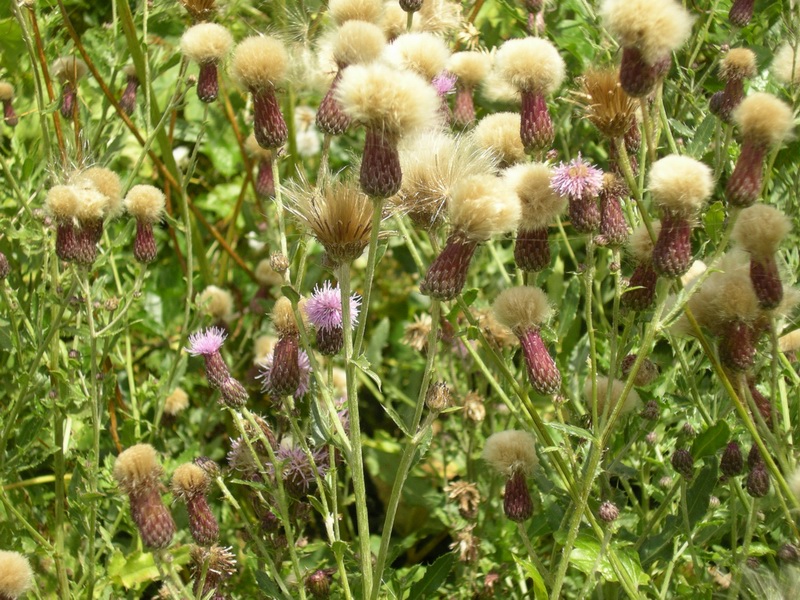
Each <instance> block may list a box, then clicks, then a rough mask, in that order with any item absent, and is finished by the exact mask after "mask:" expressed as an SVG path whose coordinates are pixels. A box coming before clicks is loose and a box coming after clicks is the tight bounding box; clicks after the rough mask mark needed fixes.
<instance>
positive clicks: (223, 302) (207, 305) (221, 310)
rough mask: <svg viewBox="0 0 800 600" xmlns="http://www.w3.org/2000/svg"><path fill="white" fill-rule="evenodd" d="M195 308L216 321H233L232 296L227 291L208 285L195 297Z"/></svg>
mask: <svg viewBox="0 0 800 600" xmlns="http://www.w3.org/2000/svg"><path fill="white" fill-rule="evenodd" d="M197 306H199V307H200V308H201V309H202V310H203V312H205V314H207V315H208V316H209V317H211V318H212V319H215V320H217V321H224V322H225V323H228V322H230V321H231V319H233V296H232V295H231V293H230V292H229V291H228V290H223V289H222V288H220V287H217V286H216V285H210V286H208V287H207V288H206V289H204V290H203V291H202V292H200V295H199V296H198V297H197Z"/></svg>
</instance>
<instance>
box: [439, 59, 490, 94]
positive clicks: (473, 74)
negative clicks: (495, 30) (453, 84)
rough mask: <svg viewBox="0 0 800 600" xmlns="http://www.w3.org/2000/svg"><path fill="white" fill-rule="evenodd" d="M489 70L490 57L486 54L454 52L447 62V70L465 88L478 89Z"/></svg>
mask: <svg viewBox="0 0 800 600" xmlns="http://www.w3.org/2000/svg"><path fill="white" fill-rule="evenodd" d="M491 68H492V56H491V54H489V53H488V52H478V51H475V50H471V51H467V52H456V53H455V54H453V55H452V56H451V57H450V59H449V60H448V61H447V70H448V71H450V72H451V73H452V74H453V75H455V76H456V77H458V81H459V83H460V84H461V85H463V86H464V87H467V88H476V87H478V86H479V85H480V84H481V83H482V82H483V80H484V79H486V76H487V75H488V74H489V70H490V69H491Z"/></svg>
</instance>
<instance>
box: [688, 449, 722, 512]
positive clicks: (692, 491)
mask: <svg viewBox="0 0 800 600" xmlns="http://www.w3.org/2000/svg"><path fill="white" fill-rule="evenodd" d="M716 485H717V463H716V461H713V462H712V463H711V464H707V465H706V466H705V467H703V469H702V470H701V471H700V473H699V475H697V476H696V477H695V479H694V483H693V484H692V487H690V488H689V489H688V490H686V510H687V512H688V513H689V526H690V527H694V526H695V523H697V522H698V521H699V520H700V519H702V518H703V517H704V516H705V514H706V512H707V511H708V503H709V502H710V500H711V493H712V492H713V491H714V487H715V486H716Z"/></svg>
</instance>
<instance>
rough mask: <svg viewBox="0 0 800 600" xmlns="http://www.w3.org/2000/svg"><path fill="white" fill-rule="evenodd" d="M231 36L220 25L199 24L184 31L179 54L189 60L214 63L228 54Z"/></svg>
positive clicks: (231, 42)
mask: <svg viewBox="0 0 800 600" xmlns="http://www.w3.org/2000/svg"><path fill="white" fill-rule="evenodd" d="M232 46H233V36H232V35H231V34H230V32H229V31H228V30H227V29H225V28H224V27H223V26H222V25H217V24H216V23H200V24H198V25H194V26H193V27H190V28H189V29H187V30H186V32H185V33H184V34H183V36H182V37H181V52H182V53H183V55H184V56H185V57H186V58H188V59H189V60H191V61H193V62H196V63H199V64H201V65H202V64H206V63H216V62H219V61H221V60H222V59H223V58H225V56H226V55H227V54H228V52H230V50H231V47H232Z"/></svg>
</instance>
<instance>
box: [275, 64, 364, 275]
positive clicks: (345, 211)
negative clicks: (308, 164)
mask: <svg viewBox="0 0 800 600" xmlns="http://www.w3.org/2000/svg"><path fill="white" fill-rule="evenodd" d="M350 68H352V67H350ZM286 198H287V208H288V210H289V211H290V212H291V213H292V214H294V215H295V216H296V217H297V218H298V220H300V222H301V223H303V224H304V225H305V226H306V227H308V228H309V229H310V230H311V233H312V234H313V235H314V237H315V238H316V239H317V241H318V242H319V243H320V244H322V245H323V246H324V247H325V251H326V252H327V253H328V257H329V258H330V259H331V260H332V261H333V262H334V263H335V264H339V263H348V262H352V261H353V260H355V259H357V258H358V257H359V256H361V253H362V252H363V251H364V248H366V247H367V245H368V244H369V239H370V233H371V231H372V211H373V206H372V201H371V200H370V198H369V196H367V195H366V194H364V193H363V192H362V191H361V190H360V189H359V186H358V183H357V182H356V181H354V180H352V179H344V180H340V179H335V178H334V179H329V178H326V180H325V181H324V182H323V183H322V184H321V185H320V186H319V187H312V186H310V185H309V184H307V183H304V182H300V183H296V184H292V185H289V186H288V187H287V189H286Z"/></svg>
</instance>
